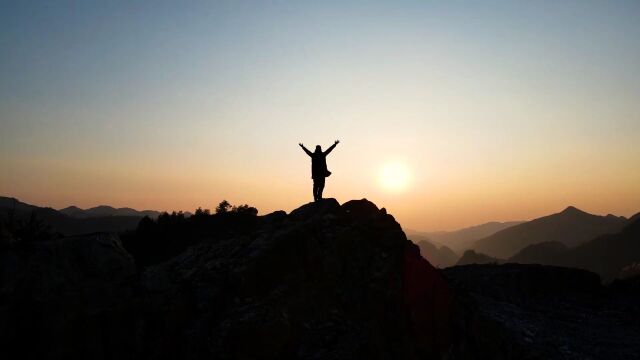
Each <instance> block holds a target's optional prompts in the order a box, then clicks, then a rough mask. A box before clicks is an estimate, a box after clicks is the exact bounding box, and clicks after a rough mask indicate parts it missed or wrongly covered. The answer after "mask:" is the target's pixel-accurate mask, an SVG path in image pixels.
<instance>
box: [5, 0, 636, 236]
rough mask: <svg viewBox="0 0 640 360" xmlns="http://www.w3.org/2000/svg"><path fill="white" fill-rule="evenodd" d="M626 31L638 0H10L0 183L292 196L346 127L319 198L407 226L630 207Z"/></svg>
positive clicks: (187, 202) (155, 199) (150, 204)
mask: <svg viewBox="0 0 640 360" xmlns="http://www.w3.org/2000/svg"><path fill="white" fill-rule="evenodd" d="M187 4H188V6H187ZM638 39H640V2H638V1H585V0H580V1H527V2H525V1H509V2H507V1H498V2H493V1H491V2H490V1H469V2H462V1H441V2H435V1H434V2H429V1H388V2H373V1H356V2H351V1H260V2H247V1H228V2H212V1H203V2H191V1H186V2H178V1H175V2H161V1H105V2H90V1H77V2H76V1H74V2H65V1H55V2H51V1H42V2H31V1H0V170H1V171H0V195H5V196H14V197H17V198H19V199H20V200H22V201H25V202H28V203H33V204H37V205H45V206H52V207H54V208H60V207H65V206H68V205H72V204H73V205H78V206H80V207H90V206H96V205H99V204H109V205H113V206H118V207H121V206H129V207H134V208H138V209H147V208H150V209H158V210H172V209H181V210H190V211H193V209H194V208H196V207H198V206H202V207H207V208H213V207H215V204H217V203H218V202H219V201H220V200H222V199H228V200H229V201H230V202H231V203H249V204H251V205H254V206H256V207H257V208H258V209H259V210H260V213H262V214H264V213H267V212H271V211H273V210H276V209H284V210H287V211H289V210H291V209H293V208H296V207H298V206H299V205H301V204H302V203H305V202H308V201H309V200H310V199H311V198H312V196H311V179H310V162H309V159H308V158H307V156H306V155H305V154H304V153H303V152H302V151H301V150H300V149H299V148H298V146H297V144H298V143H299V142H303V143H305V144H306V145H307V146H308V147H310V148H311V147H313V146H314V145H316V144H321V145H322V146H323V147H326V146H329V145H330V144H331V143H332V142H333V140H335V139H340V140H341V144H340V145H338V148H337V149H336V150H335V151H334V152H333V153H332V154H331V156H330V157H329V159H328V164H329V169H330V170H331V171H333V173H334V174H333V175H332V176H331V177H330V178H329V179H328V181H327V187H326V189H325V196H327V197H336V198H337V199H338V200H339V201H341V202H344V201H347V200H350V199H358V198H364V197H366V198H368V199H370V200H372V201H374V202H376V204H378V205H379V206H381V207H386V208H387V209H388V210H389V212H390V213H392V214H394V215H395V216H396V219H397V220H398V221H399V222H400V223H401V224H402V225H403V226H404V227H408V228H414V229H425V230H426V229H430V230H437V229H452V228H457V227H462V226H467V225H473V224H477V223H482V222H486V221H491V220H500V221H504V220H519V219H530V218H534V217H537V216H541V215H545V214H549V213H551V212H557V211H560V210H562V209H563V208H564V207H566V206H567V205H575V206H577V207H579V208H581V209H583V210H586V211H589V212H593V213H597V214H607V213H614V214H618V215H625V216H629V215H632V214H633V213H635V212H638V211H640V185H639V184H640V41H639V40H638ZM386 164H400V165H401V166H405V167H406V168H407V169H408V171H409V173H410V174H409V182H408V185H407V187H406V188H405V189H404V190H402V191H390V190H388V189H386V188H385V187H383V186H381V184H380V179H379V173H380V171H382V169H383V168H384V167H385V165H386Z"/></svg>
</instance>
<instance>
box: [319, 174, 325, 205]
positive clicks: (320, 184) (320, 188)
mask: <svg viewBox="0 0 640 360" xmlns="http://www.w3.org/2000/svg"><path fill="white" fill-rule="evenodd" d="M318 180H319V181H318V200H322V191H323V190H324V178H322V179H318Z"/></svg>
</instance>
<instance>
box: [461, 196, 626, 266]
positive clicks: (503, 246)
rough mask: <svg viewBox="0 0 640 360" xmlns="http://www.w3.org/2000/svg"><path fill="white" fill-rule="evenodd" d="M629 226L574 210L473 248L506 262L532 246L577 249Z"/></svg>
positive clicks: (501, 234)
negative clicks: (544, 244)
mask: <svg viewBox="0 0 640 360" xmlns="http://www.w3.org/2000/svg"><path fill="white" fill-rule="evenodd" d="M626 224H627V218H625V217H624V216H614V215H611V214H609V215H606V216H599V215H593V214H589V213H587V212H584V211H582V210H579V209H577V208H575V207H573V206H569V207H567V208H566V209H564V210H563V211H561V212H559V213H556V214H552V215H548V216H544V217H540V218H537V219H534V220H531V221H528V222H525V223H522V224H519V225H515V226H512V227H509V228H506V229H504V230H501V231H498V232H496V233H495V234H493V235H490V236H487V237H485V238H482V239H480V240H478V241H476V242H475V243H474V244H473V246H472V247H471V248H472V249H473V250H475V251H476V252H480V253H483V254H486V255H489V256H492V257H496V258H502V259H506V258H509V257H511V256H513V255H515V254H516V253H517V252H518V251H520V250H522V249H524V248H525V247H527V246H529V245H534V244H538V243H542V242H549V241H556V242H560V243H562V244H564V245H566V246H567V247H575V246H578V245H580V244H583V243H585V242H587V241H589V240H592V239H594V238H596V237H597V236H600V235H604V234H611V233H616V232H618V231H620V230H621V229H622V228H623V227H624V226H625V225H626Z"/></svg>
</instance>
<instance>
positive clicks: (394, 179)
mask: <svg viewBox="0 0 640 360" xmlns="http://www.w3.org/2000/svg"><path fill="white" fill-rule="evenodd" d="M410 175H411V174H410V171H409V168H408V167H407V166H406V165H405V164H403V163H400V162H390V163H386V164H384V165H383V166H382V168H380V175H379V179H380V185H382V187H383V188H384V189H386V190H388V191H393V192H400V191H403V190H405V189H406V188H407V186H408V185H409V180H410V177H411V176H410Z"/></svg>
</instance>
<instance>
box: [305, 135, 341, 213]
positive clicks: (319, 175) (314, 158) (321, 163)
mask: <svg viewBox="0 0 640 360" xmlns="http://www.w3.org/2000/svg"><path fill="white" fill-rule="evenodd" d="M339 143H340V141H339V140H336V141H335V142H334V143H333V145H331V146H330V147H329V148H328V149H327V151H324V152H323V151H322V148H321V147H320V145H316V151H314V152H311V151H309V150H308V149H307V148H306V147H304V145H302V143H300V144H298V145H300V147H301V148H302V150H304V152H306V153H307V155H309V156H311V178H312V179H313V200H314V201H320V200H322V190H324V178H326V177H327V176H329V175H331V171H329V169H327V155H329V153H330V152H331V151H332V150H333V149H334V148H335V147H336V145H338V144H339Z"/></svg>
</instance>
